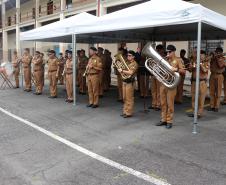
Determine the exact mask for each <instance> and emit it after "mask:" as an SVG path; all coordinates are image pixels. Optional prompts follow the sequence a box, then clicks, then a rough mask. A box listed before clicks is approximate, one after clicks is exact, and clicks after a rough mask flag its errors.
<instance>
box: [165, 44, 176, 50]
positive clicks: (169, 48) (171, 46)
mask: <svg viewBox="0 0 226 185" xmlns="http://www.w3.org/2000/svg"><path fill="white" fill-rule="evenodd" d="M166 51H176V47H175V46H174V45H168V46H167V48H166Z"/></svg>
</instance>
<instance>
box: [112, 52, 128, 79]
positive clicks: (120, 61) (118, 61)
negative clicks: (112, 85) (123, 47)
mask: <svg viewBox="0 0 226 185" xmlns="http://www.w3.org/2000/svg"><path fill="white" fill-rule="evenodd" d="M114 57H115V61H114V62H113V66H115V67H116V68H117V70H118V69H122V70H127V71H128V70H129V66H128V65H127V64H126V61H125V60H124V58H123V56H122V54H120V53H119V54H116V55H115V56H114ZM121 76H122V79H124V80H125V79H128V78H131V77H132V76H131V75H127V74H121Z"/></svg>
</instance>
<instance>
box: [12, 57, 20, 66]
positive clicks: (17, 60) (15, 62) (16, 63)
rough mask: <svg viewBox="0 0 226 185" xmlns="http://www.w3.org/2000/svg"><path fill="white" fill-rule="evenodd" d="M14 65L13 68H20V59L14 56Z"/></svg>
mask: <svg viewBox="0 0 226 185" xmlns="http://www.w3.org/2000/svg"><path fill="white" fill-rule="evenodd" d="M12 65H13V68H19V67H20V62H19V58H18V57H17V56H16V57H15V56H13V60H12Z"/></svg>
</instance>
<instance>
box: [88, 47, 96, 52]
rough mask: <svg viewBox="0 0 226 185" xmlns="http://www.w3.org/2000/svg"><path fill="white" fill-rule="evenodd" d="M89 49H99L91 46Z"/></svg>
mask: <svg viewBox="0 0 226 185" xmlns="http://www.w3.org/2000/svg"><path fill="white" fill-rule="evenodd" d="M89 49H91V50H93V51H97V48H95V47H90V48H89Z"/></svg>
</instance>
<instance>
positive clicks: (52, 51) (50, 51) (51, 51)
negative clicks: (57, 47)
mask: <svg viewBox="0 0 226 185" xmlns="http://www.w3.org/2000/svg"><path fill="white" fill-rule="evenodd" d="M48 52H49V53H54V54H55V53H56V52H55V51H54V50H53V49H51V50H49V51H48Z"/></svg>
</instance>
